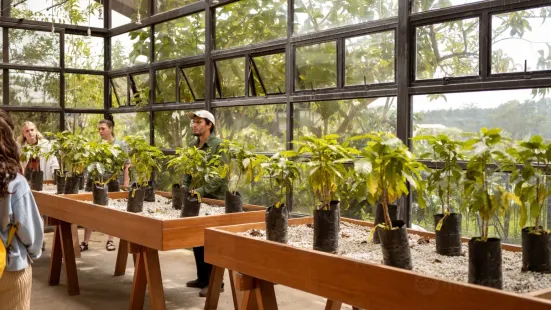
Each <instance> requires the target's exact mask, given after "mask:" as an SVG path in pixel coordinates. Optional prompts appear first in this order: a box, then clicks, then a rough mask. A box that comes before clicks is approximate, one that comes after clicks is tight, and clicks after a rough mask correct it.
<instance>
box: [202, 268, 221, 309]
mask: <svg viewBox="0 0 551 310" xmlns="http://www.w3.org/2000/svg"><path fill="white" fill-rule="evenodd" d="M224 270H225V269H224V268H220V267H217V266H212V271H211V274H210V279H209V290H208V293H207V300H206V301H205V310H215V309H218V301H219V299H220V291H221V288H222V280H223V278H224Z"/></svg>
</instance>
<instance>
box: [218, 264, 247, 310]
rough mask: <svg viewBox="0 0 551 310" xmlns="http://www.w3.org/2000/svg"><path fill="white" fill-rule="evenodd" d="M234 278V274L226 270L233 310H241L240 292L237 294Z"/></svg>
mask: <svg viewBox="0 0 551 310" xmlns="http://www.w3.org/2000/svg"><path fill="white" fill-rule="evenodd" d="M213 268H214V266H213ZM235 276H236V273H234V272H233V271H231V270H228V277H229V278H230V288H231V294H232V300H233V308H234V309H235V310H239V309H241V308H240V304H241V297H242V292H239V293H238V292H237V290H236V289H235V282H236V279H235Z"/></svg>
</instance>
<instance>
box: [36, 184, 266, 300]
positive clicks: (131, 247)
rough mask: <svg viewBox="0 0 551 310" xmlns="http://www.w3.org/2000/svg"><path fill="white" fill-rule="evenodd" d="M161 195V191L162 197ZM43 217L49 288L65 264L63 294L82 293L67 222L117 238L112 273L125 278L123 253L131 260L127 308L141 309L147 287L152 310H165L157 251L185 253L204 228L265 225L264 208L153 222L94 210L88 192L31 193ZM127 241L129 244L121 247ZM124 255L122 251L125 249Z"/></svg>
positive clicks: (120, 195) (196, 243)
mask: <svg viewBox="0 0 551 310" xmlns="http://www.w3.org/2000/svg"><path fill="white" fill-rule="evenodd" d="M160 194H162V193H160ZM33 195H34V198H35V200H36V203H37V205H38V208H39V210H40V213H41V214H42V215H47V216H48V217H49V218H50V221H51V223H52V224H53V225H55V226H56V229H55V233H54V242H53V246H52V255H51V262H50V274H49V284H50V285H58V284H59V279H60V275H61V266H62V261H64V262H65V275H66V278H67V292H68V293H69V295H77V294H79V293H80V290H79V284H78V277H77V269H76V262H75V253H74V248H73V246H72V245H73V238H72V234H71V224H78V225H81V226H84V227H87V228H89V229H93V230H97V231H101V232H103V233H105V234H109V235H111V236H115V237H118V238H120V239H121V243H122V244H121V245H119V253H118V257H117V264H116V268H115V274H116V275H117V274H118V275H120V274H124V269H125V268H126V260H127V256H126V255H127V253H132V254H133V257H134V264H135V268H134V280H133V284H132V295H131V300H130V309H142V308H143V305H144V300H145V291H146V287H147V286H149V299H150V305H151V309H165V298H164V290H163V285H162V277H161V268H160V265H159V255H158V251H168V250H175V249H184V248H191V247H197V246H203V244H204V230H205V228H208V227H217V226H226V225H235V224H243V223H254V222H261V221H264V214H265V208H264V207H260V206H253V205H245V204H244V206H243V208H244V210H246V211H249V212H243V213H232V214H222V215H212V216H203V217H191V218H181V219H171V220H160V219H154V218H150V217H146V216H142V215H138V214H134V213H129V212H123V211H118V210H115V209H110V208H106V207H101V206H97V205H94V204H91V203H87V202H83V201H81V200H86V201H91V200H92V194H91V193H87V194H79V195H64V196H60V195H51V194H45V193H41V192H33ZM127 196H128V193H127V192H120V193H109V197H110V198H113V199H116V198H127ZM203 200H204V202H205V203H209V204H218V205H223V203H224V202H223V201H216V200H210V199H203ZM126 242H127V243H128V246H126V245H125V243H126ZM126 250H127V251H128V252H125V251H126Z"/></svg>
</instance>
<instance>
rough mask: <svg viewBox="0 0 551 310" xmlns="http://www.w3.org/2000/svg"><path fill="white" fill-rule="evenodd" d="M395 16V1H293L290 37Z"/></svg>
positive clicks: (396, 11) (396, 10)
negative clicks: (291, 33)
mask: <svg viewBox="0 0 551 310" xmlns="http://www.w3.org/2000/svg"><path fill="white" fill-rule="evenodd" d="M397 15H398V1H397V0H371V1H354V2H350V1H327V0H296V1H295V21H294V34H295V35H301V34H306V33H311V32H318V31H323V30H327V29H332V28H337V27H342V26H348V25H354V24H360V23H365V22H369V21H374V20H379V19H385V18H389V17H394V16H397Z"/></svg>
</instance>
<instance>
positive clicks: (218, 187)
mask: <svg viewBox="0 0 551 310" xmlns="http://www.w3.org/2000/svg"><path fill="white" fill-rule="evenodd" d="M187 115H188V117H189V118H190V119H191V120H192V124H191V127H192V129H193V135H194V136H195V137H197V138H196V139H194V140H193V141H192V142H191V143H190V144H189V146H196V147H197V148H199V149H201V150H205V151H207V150H210V152H211V154H219V153H220V142H222V140H221V139H220V138H217V137H216V136H215V135H214V126H215V124H216V122H215V120H214V115H212V113H210V112H209V111H206V110H200V111H197V112H190V113H188V114H187ZM190 185H191V176H190V175H186V176H184V189H186V190H188V189H189V187H190ZM226 190H227V182H226V180H225V179H218V180H216V181H211V182H209V184H205V186H202V187H199V188H196V189H195V190H193V192H196V193H198V194H200V195H201V197H204V198H212V199H219V200H224V195H225V193H226ZM193 254H194V256H195V265H196V266H197V279H195V280H192V281H189V282H187V283H186V286H187V287H196V288H200V289H201V292H199V296H201V297H206V296H207V293H208V285H209V279H210V274H211V270H212V265H211V264H208V263H205V248H204V247H195V248H193ZM223 290H224V285H223V284H222V291H223Z"/></svg>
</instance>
